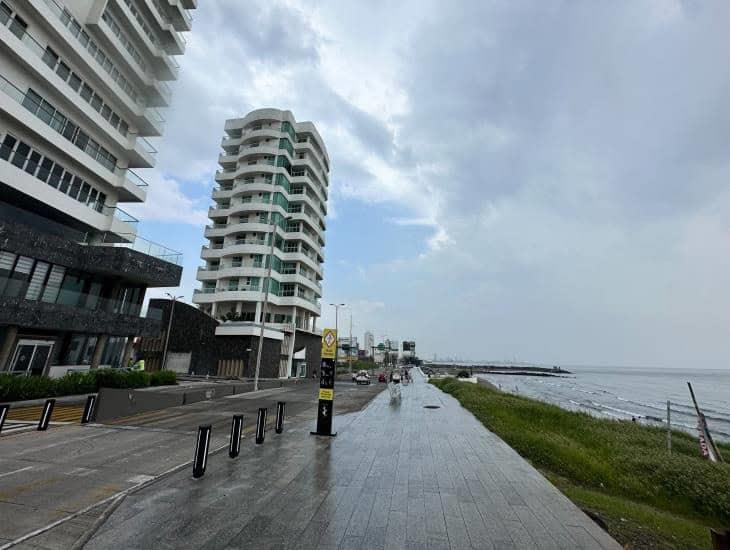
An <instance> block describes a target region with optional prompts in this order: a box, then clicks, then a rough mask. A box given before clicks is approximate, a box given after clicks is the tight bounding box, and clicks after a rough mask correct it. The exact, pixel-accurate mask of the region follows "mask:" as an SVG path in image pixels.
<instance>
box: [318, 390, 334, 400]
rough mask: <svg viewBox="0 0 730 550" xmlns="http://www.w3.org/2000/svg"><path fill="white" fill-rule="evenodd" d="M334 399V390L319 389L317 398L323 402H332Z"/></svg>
mask: <svg viewBox="0 0 730 550" xmlns="http://www.w3.org/2000/svg"><path fill="white" fill-rule="evenodd" d="M334 397H335V390H329V389H327V388H319V398H320V399H322V400H323V401H332V400H333V399H334Z"/></svg>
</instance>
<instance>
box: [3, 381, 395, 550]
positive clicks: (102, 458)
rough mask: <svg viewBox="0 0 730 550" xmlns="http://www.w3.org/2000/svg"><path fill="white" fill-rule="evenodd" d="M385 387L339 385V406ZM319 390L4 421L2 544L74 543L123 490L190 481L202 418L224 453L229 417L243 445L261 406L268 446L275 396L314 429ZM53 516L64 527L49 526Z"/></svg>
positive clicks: (300, 388)
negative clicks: (28, 424) (97, 416)
mask: <svg viewBox="0 0 730 550" xmlns="http://www.w3.org/2000/svg"><path fill="white" fill-rule="evenodd" d="M380 389H382V388H377V387H367V386H360V387H357V386H355V385H353V384H349V383H348V384H338V388H337V390H338V395H339V396H340V399H339V401H338V404H337V405H338V406H336V410H337V411H342V412H347V411H354V410H360V409H361V408H362V407H363V406H364V405H365V404H366V403H368V401H369V400H370V399H371V398H372V397H373V395H375V394H376V393H377V392H378V391H379V390H380ZM316 396H317V386H316V384H315V383H314V381H312V382H311V383H307V384H301V385H297V386H291V387H283V388H275V389H267V390H262V391H259V392H256V393H246V394H237V395H234V396H229V397H225V398H223V399H218V400H215V401H203V402H198V403H194V404H191V405H185V406H180V407H173V408H169V409H165V410H160V411H154V412H150V413H145V414H142V415H138V416H133V417H129V418H125V419H120V420H117V421H114V422H113V423H108V424H87V425H83V426H82V425H80V424H65V425H59V424H55V423H52V424H51V426H50V428H49V429H48V431H46V432H37V431H35V430H33V431H28V432H25V433H9V430H7V428H8V424H6V426H5V428H6V429H4V430H3V433H2V436H0V548H4V547H5V546H6V545H10V544H12V543H13V542H17V541H19V539H23V540H22V543H21V544H20V545H18V546H16V547H17V548H45V549H62V548H70V547H72V546H73V545H74V544H75V542H76V541H77V540H78V539H79V537H82V536H84V534H85V533H86V532H87V531H88V530H89V529H91V528H92V527H93V526H94V524H95V522H97V521H98V520H99V518H100V515H101V514H103V513H104V512H105V510H106V509H107V507H108V506H109V505H110V504H111V503H113V502H116V501H117V499H118V498H119V497H120V495H123V494H124V493H126V492H129V491H133V490H135V489H136V488H138V487H141V486H143V485H145V484H148V485H150V484H151V485H154V484H155V483H158V481H157V480H158V479H159V478H160V477H161V476H165V475H171V472H176V471H180V472H181V473H180V476H181V478H182V479H186V476H189V472H190V471H191V466H190V460H191V459H192V457H193V449H194V445H195V435H196V431H197V427H198V426H199V425H200V424H211V425H212V426H213V436H212V440H211V449H219V448H222V452H221V454H222V455H223V456H224V457H227V453H226V452H225V447H226V446H227V444H228V438H229V433H230V425H231V417H232V415H233V414H240V413H243V414H244V415H245V421H244V423H245V433H246V434H247V435H246V439H244V441H243V443H244V447H246V445H247V444H248V443H251V445H253V443H252V439H253V438H251V437H250V435H249V434H250V432H251V430H252V428H253V424H254V422H255V415H256V411H257V410H258V407H268V408H269V411H270V414H269V415H268V421H269V425H270V429H269V432H268V434H267V441H266V445H268V444H269V442H270V441H272V437H273V433H274V432H273V422H274V417H275V415H274V414H273V411H274V410H275V406H276V402H277V401H279V400H281V401H285V402H286V403H287V409H286V413H287V418H288V419H289V420H290V421H292V422H296V421H299V422H302V421H305V423H306V424H307V425H308V426H313V425H314V417H315V415H316V399H317V397H316ZM279 437H283V436H279ZM212 458H214V457H212ZM242 458H243V457H242ZM239 465H241V466H242V465H243V463H240V464H239ZM186 480H187V479H186ZM55 522H61V523H59V524H58V525H56V526H53V527H52V528H50V529H49V527H51V526H52V525H53V524H54V523H55ZM39 531H42V532H39ZM36 532H37V533H38V534H37V535H35V536H32V537H29V535H31V534H33V533H36ZM115 547H117V548H119V547H118V546H115Z"/></svg>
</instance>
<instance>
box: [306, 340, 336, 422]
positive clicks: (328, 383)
mask: <svg viewBox="0 0 730 550" xmlns="http://www.w3.org/2000/svg"><path fill="white" fill-rule="evenodd" d="M336 357H337V331H336V330H334V329H331V328H326V329H324V330H323V331H322V361H321V363H320V367H319V395H318V403H317V431H315V432H311V433H312V434H313V435H327V436H334V435H337V434H336V433H332V416H333V414H334V399H335V358H336Z"/></svg>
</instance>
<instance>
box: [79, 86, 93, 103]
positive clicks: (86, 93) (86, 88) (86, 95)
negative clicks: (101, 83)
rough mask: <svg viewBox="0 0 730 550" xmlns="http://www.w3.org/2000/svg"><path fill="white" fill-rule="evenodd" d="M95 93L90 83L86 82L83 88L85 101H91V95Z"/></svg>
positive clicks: (82, 92) (82, 95)
mask: <svg viewBox="0 0 730 550" xmlns="http://www.w3.org/2000/svg"><path fill="white" fill-rule="evenodd" d="M93 94H94V90H92V89H91V86H89V85H88V84H84V85H83V87H82V88H81V97H82V98H83V99H84V100H85V101H90V100H91V96H92V95H93Z"/></svg>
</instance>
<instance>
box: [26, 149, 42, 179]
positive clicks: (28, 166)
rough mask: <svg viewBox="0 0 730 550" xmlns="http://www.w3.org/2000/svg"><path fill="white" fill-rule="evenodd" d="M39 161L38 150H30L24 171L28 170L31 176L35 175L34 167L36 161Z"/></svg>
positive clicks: (36, 163)
mask: <svg viewBox="0 0 730 550" xmlns="http://www.w3.org/2000/svg"><path fill="white" fill-rule="evenodd" d="M40 161H41V154H40V153H39V152H38V151H32V152H31V153H30V158H29V159H28V164H26V165H25V171H26V172H28V173H29V174H30V175H31V176H32V175H35V171H36V168H38V163H39V162H40Z"/></svg>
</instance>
